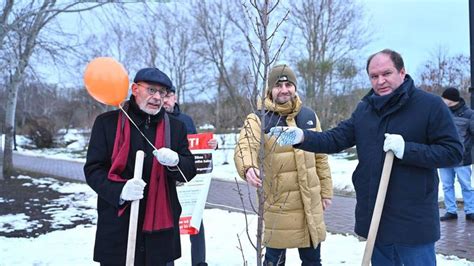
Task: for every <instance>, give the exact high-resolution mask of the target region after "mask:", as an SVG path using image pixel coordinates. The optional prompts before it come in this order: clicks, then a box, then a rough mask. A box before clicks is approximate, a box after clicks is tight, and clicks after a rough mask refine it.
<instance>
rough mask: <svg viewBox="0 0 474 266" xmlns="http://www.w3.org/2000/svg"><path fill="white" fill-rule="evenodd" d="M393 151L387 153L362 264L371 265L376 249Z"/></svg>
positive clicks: (364, 265) (363, 265)
mask: <svg viewBox="0 0 474 266" xmlns="http://www.w3.org/2000/svg"><path fill="white" fill-rule="evenodd" d="M392 165H393V152H392V151H388V152H387V153H386V154H385V161H384V163H383V169H382V176H381V177H380V184H379V191H378V192H377V199H376V200H375V208H374V213H373V215H372V220H371V221H370V229H369V235H368V237H367V242H366V244H365V251H364V257H363V258H362V266H369V265H370V259H371V258H372V252H373V251H374V243H375V238H376V237H377V231H378V230H379V224H380V217H381V216H382V210H383V204H384V202H385V196H386V195H387V187H388V182H389V181H390V173H391V172H392Z"/></svg>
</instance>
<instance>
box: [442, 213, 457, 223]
mask: <svg viewBox="0 0 474 266" xmlns="http://www.w3.org/2000/svg"><path fill="white" fill-rule="evenodd" d="M457 218H458V215H457V213H451V212H447V213H445V214H444V215H443V216H441V217H440V218H439V219H440V220H441V221H449V220H456V219H457Z"/></svg>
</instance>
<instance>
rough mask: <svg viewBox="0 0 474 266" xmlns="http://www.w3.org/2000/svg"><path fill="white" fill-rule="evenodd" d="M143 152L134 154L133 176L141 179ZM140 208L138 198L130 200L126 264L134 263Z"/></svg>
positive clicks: (131, 265) (128, 265)
mask: <svg viewBox="0 0 474 266" xmlns="http://www.w3.org/2000/svg"><path fill="white" fill-rule="evenodd" d="M144 157H145V153H144V152H143V151H141V150H139V151H137V153H136V156H135V170H134V173H133V178H134V179H135V178H136V179H142V172H143V158H144ZM139 208H140V200H134V201H132V206H130V221H129V224H128V243H127V260H126V265H127V266H133V265H134V264H135V246H136V242H137V227H138V211H139Z"/></svg>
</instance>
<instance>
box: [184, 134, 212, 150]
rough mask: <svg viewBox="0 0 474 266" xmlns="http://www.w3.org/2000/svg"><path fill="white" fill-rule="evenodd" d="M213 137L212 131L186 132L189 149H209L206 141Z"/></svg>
mask: <svg viewBox="0 0 474 266" xmlns="http://www.w3.org/2000/svg"><path fill="white" fill-rule="evenodd" d="M212 138H213V134H212V133H200V134H188V143H189V149H190V150H206V149H210V147H209V145H207V142H208V141H209V140H211V139H212Z"/></svg>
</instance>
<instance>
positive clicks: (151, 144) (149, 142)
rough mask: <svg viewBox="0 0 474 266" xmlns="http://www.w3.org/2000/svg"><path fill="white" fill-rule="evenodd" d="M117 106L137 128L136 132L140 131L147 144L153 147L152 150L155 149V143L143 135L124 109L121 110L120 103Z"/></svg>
mask: <svg viewBox="0 0 474 266" xmlns="http://www.w3.org/2000/svg"><path fill="white" fill-rule="evenodd" d="M119 108H120V110H122V112H123V113H124V114H125V116H126V117H127V118H128V120H130V122H132V124H133V125H134V126H135V128H136V129H137V130H138V132H140V134H141V135H142V136H143V137H144V138H145V140H146V141H147V142H148V144H150V146H151V147H153V149H154V150H157V148H156V147H155V145H153V143H151V141H150V140H149V139H148V138H147V137H146V136H145V134H143V132H142V131H141V130H140V129H139V128H138V126H137V124H135V122H133V120H132V118H131V117H130V116H128V114H127V112H125V110H123V108H122V104H119Z"/></svg>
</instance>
